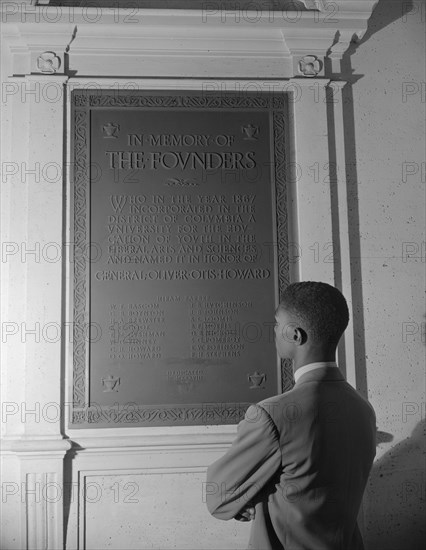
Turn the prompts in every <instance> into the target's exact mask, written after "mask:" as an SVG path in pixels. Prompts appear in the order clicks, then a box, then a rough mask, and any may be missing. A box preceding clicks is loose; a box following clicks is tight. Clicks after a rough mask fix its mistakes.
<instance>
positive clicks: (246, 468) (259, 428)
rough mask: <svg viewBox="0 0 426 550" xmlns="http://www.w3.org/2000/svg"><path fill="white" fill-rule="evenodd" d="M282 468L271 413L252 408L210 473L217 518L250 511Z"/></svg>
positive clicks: (209, 495) (208, 490) (210, 506)
mask: <svg viewBox="0 0 426 550" xmlns="http://www.w3.org/2000/svg"><path fill="white" fill-rule="evenodd" d="M280 465H281V450H280V445H279V440H278V432H277V428H276V426H275V424H274V422H273V421H272V419H271V417H270V416H269V414H268V413H267V412H266V411H265V410H264V409H263V408H262V407H261V406H258V405H251V406H250V407H249V408H248V409H247V412H246V415H245V418H244V420H242V421H241V422H240V424H239V425H238V431H237V438H236V439H235V441H234V442H233V444H232V446H231V448H230V449H229V450H228V451H227V453H226V454H225V455H224V456H223V457H222V458H220V459H219V460H216V462H214V463H213V464H212V465H211V466H209V468H208V470H207V485H206V501H207V508H208V509H209V512H210V513H211V514H212V515H213V516H215V517H216V518H218V519H224V520H227V519H231V518H233V517H235V516H236V515H237V514H238V513H239V512H240V511H241V510H243V509H244V508H247V507H248V506H249V505H250V503H251V501H252V500H253V498H254V497H255V496H256V494H257V493H258V492H259V491H260V490H261V489H262V488H263V487H264V486H265V485H266V483H267V482H268V481H269V480H270V479H271V477H272V476H273V475H274V474H275V473H276V471H277V469H278V468H279V466H280Z"/></svg>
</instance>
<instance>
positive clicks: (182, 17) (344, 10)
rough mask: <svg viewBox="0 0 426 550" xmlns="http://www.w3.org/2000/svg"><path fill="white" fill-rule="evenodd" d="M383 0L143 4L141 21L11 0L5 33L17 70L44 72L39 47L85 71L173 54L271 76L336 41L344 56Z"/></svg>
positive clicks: (151, 72)
mask: <svg viewBox="0 0 426 550" xmlns="http://www.w3.org/2000/svg"><path fill="white" fill-rule="evenodd" d="M376 3H377V0H335V1H334V2H328V3H325V2H323V1H322V0H304V4H305V5H306V8H305V9H304V10H303V11H285V10H275V11H270V10H267V9H265V8H262V9H259V10H257V11H253V10H252V11H250V10H247V9H246V10H244V9H240V11H234V12H232V11H230V10H227V11H226V16H224V12H223V11H221V10H220V9H218V10H211V11H210V12H207V11H206V10H204V11H203V10H196V9H192V10H190V9H182V10H170V9H144V10H142V9H140V10H138V11H139V12H141V14H142V13H143V17H142V15H141V14H139V16H138V15H135V16H134V17H136V18H137V21H134V23H136V24H130V23H129V24H125V22H124V19H123V18H124V17H126V13H125V11H123V10H120V11H119V10H115V11H114V10H111V9H101V10H99V8H96V7H92V8H87V7H86V8H77V7H72V8H69V7H63V6H61V7H55V6H48V5H39V6H38V7H37V6H33V5H31V4H30V3H29V2H21V3H10V2H9V3H5V4H2V7H1V9H2V12H3V13H2V21H3V35H4V36H3V40H4V44H5V46H6V50H7V49H8V50H9V52H10V53H11V54H12V57H13V63H12V70H11V73H10V74H30V73H37V72H39V68H38V66H37V59H38V58H39V57H40V55H42V54H43V53H44V52H54V53H55V55H56V56H58V59H59V60H60V64H61V69H60V71H62V70H63V69H62V67H64V69H65V71H69V72H70V73H72V74H75V73H77V74H79V75H85V74H91V75H95V74H96V75H98V76H106V75H114V74H115V75H123V74H124V75H126V76H127V75H132V76H135V77H137V76H147V75H148V76H153V77H154V76H166V73H167V71H168V68H167V67H168V66H167V60H169V63H170V59H172V60H173V63H171V65H172V66H175V65H176V66H177V64H178V63H179V64H180V66H179V67H178V69H177V70H179V71H180V75H181V76H190V77H195V76H202V75H203V74H206V73H205V70H206V63H209V69H208V70H210V74H209V76H214V77H218V78H220V77H221V76H223V77H225V76H230V75H227V74H226V70H227V69H226V65H228V68H229V67H231V68H230V69H229V70H231V73H230V74H232V75H233V76H239V77H253V78H255V77H256V75H257V76H258V77H266V76H267V74H266V72H267V71H269V73H270V76H272V77H279V78H291V77H293V76H300V71H299V63H300V60H301V59H302V58H303V57H305V56H315V57H316V58H318V59H319V60H320V61H321V62H323V61H324V58H325V57H326V56H327V55H328V52H329V50H330V48H331V56H332V59H337V58H340V57H341V56H342V55H343V53H344V51H346V49H347V47H348V46H349V43H350V41H351V40H352V38H353V37H354V36H358V37H360V36H362V35H363V33H365V31H366V29H367V22H368V19H369V17H370V15H371V12H372V10H373V8H374V7H375V5H376ZM240 4H241V3H240ZM240 4H239V5H240ZM251 5H253V3H251ZM262 6H264V4H262ZM94 23H96V24H94ZM65 52H66V53H67V56H68V59H67V64H65V63H64V54H65ZM94 55H96V63H93V61H92V59H93V56H94ZM247 60H249V61H250V64H249V66H250V67H249V68H247V63H245V64H244V61H247ZM231 64H234V65H233V66H232V65H231ZM147 66H148V67H149V68H148V73H147ZM182 66H187V67H188V75H186V74H185V71H184V70H182ZM151 67H153V68H151ZM190 67H193V69H192V72H191V69H190ZM236 68H237V71H240V72H239V73H238V72H235V70H236ZM155 70H157V71H160V72H159V73H158V74H155ZM242 70H245V74H242V73H241V71H242ZM318 74H319V75H320V76H321V75H323V74H324V73H323V70H322V71H320V72H319V73H318ZM169 75H170V76H174V75H173V74H170V71H169ZM176 76H177V75H176ZM307 76H308V75H307Z"/></svg>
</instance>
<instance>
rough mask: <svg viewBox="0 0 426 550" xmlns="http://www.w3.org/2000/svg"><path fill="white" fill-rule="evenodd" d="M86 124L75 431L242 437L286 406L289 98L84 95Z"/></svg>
mask: <svg viewBox="0 0 426 550" xmlns="http://www.w3.org/2000/svg"><path fill="white" fill-rule="evenodd" d="M73 124H74V131H73V135H74V143H73V151H74V155H75V158H74V242H75V245H74V256H75V263H74V265H75V270H74V323H75V327H74V336H75V338H74V366H73V368H74V373H73V374H74V376H73V414H72V425H73V426H74V427H85V426H87V425H91V426H93V427H95V426H96V427H108V426H111V425H118V426H129V425H133V426H138V425H140V426H143V425H150V426H153V425H179V424H218V423H235V422H238V421H239V420H240V419H241V418H242V416H243V414H244V412H245V409H246V408H247V406H248V404H249V403H252V402H256V401H259V400H261V399H263V398H265V397H268V396H270V395H273V394H276V393H277V392H278V391H280V389H279V387H278V368H277V356H276V351H275V345H274V338H273V333H274V331H273V326H274V320H273V312H274V309H275V307H276V305H277V300H278V292H279V289H280V288H283V287H284V286H285V285H286V284H287V278H288V273H287V272H288V270H287V246H286V243H287V237H286V236H287V228H286V214H285V212H286V205H285V186H284V127H285V126H284V98H283V97H282V96H279V97H277V96H275V97H273V96H269V95H266V94H265V95H262V96H260V97H259V96H257V97H254V96H253V97H250V96H247V95H246V96H245V97H244V98H240V97H238V96H236V95H234V96H232V95H226V96H220V97H217V96H201V95H197V94H195V93H187V94H185V95H181V94H172V93H170V92H168V93H166V92H156V93H155V95H152V94H148V93H146V92H138V93H136V92H131V93H130V92H128V93H125V92H120V93H118V92H115V93H112V92H111V91H106V90H104V91H102V93H101V94H100V93H99V92H98V93H96V94H90V93H88V92H85V91H78V90H76V91H74V92H73ZM277 234H278V236H279V238H278V239H277ZM83 325H85V329H82V326H83Z"/></svg>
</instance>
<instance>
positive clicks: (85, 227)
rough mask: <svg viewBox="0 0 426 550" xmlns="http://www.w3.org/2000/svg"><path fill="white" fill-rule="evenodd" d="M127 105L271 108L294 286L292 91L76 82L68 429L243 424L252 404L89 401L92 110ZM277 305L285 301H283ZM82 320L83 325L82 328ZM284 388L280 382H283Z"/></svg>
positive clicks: (283, 276)
mask: <svg viewBox="0 0 426 550" xmlns="http://www.w3.org/2000/svg"><path fill="white" fill-rule="evenodd" d="M96 107H101V108H102V109H106V108H108V107H110V108H111V109H116V108H120V109H126V108H132V109H135V108H138V107H139V108H150V107H152V108H155V109H158V108H165V109H170V108H173V109H191V110H194V109H209V108H210V109H216V110H217V109H245V110H250V109H256V110H262V111H268V112H269V113H270V115H271V120H272V125H271V126H272V132H271V133H272V136H271V137H272V139H273V159H274V168H273V174H274V183H275V204H274V205H273V207H275V220H276V239H277V242H276V245H277V246H276V250H275V255H276V269H277V270H278V273H277V275H278V276H277V281H278V294H279V296H280V295H281V293H282V292H283V290H284V289H285V288H286V287H287V286H288V284H289V282H290V280H289V277H290V275H289V271H290V270H289V257H288V248H289V243H288V226H287V219H288V214H287V175H286V157H287V155H286V148H287V144H288V140H289V128H288V120H289V117H288V94H287V93H284V92H283V93H270V92H262V93H253V94H251V93H244V94H242V95H240V94H238V93H236V92H226V93H225V92H223V93H221V94H217V92H216V93H206V92H204V93H203V92H201V91H194V90H188V91H182V90H179V91H176V92H173V91H170V90H155V91H154V92H153V91H152V90H150V91H148V90H145V91H141V90H138V91H134V90H114V89H113V90H112V89H97V90H96V91H94V90H90V89H78V88H75V89H74V90H73V91H72V92H71V157H72V158H71V194H72V212H71V220H72V226H73V254H72V258H73V266H74V267H73V273H72V276H71V278H72V281H73V286H72V313H73V322H72V341H73V346H72V376H71V383H72V388H71V393H72V402H71V410H70V415H69V428H94V427H96V428H111V427H131V426H141V425H143V426H179V425H217V424H237V423H238V422H239V421H240V420H242V418H243V417H244V414H245V411H246V409H247V407H248V406H249V405H250V404H251V403H215V404H212V403H205V404H202V403H201V404H195V405H182V406H179V405H172V404H168V405H138V404H130V407H129V404H127V405H123V406H121V405H118V406H117V404H115V405H113V406H102V407H101V406H99V405H96V406H93V405H90V398H89V388H90V372H89V344H88V340H87V334H86V328H87V327H88V326H89V324H90V295H89V293H90V291H89V289H90V270H89V268H88V265H89V262H88V261H87V251H88V247H89V246H90V110H91V109H92V108H96ZM277 305H278V304H277ZM82 327H83V328H82ZM292 385H293V374H292V366H291V361H289V360H281V391H286V390H288V389H290V388H291V387H292ZM277 390H278V391H279V388H277Z"/></svg>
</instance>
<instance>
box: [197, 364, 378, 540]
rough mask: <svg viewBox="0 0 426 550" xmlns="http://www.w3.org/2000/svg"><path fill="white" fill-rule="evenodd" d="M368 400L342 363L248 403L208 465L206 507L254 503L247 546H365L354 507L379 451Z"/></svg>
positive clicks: (223, 512) (229, 508)
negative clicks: (225, 446)
mask: <svg viewBox="0 0 426 550" xmlns="http://www.w3.org/2000/svg"><path fill="white" fill-rule="evenodd" d="M375 433H376V419H375V414H374V410H373V408H372V407H371V405H370V404H369V403H368V401H366V400H365V399H364V398H363V397H361V396H360V395H359V394H358V393H357V391H356V390H354V389H353V388H352V386H350V385H349V384H348V383H347V382H346V380H345V379H344V378H343V376H342V374H341V372H340V371H339V369H338V368H337V367H327V366H326V367H322V368H319V369H317V370H314V371H311V372H307V373H305V374H303V375H302V376H301V377H300V379H299V380H298V382H297V383H296V385H295V386H294V388H293V389H292V390H290V391H288V392H286V393H284V394H281V395H277V396H275V397H271V398H268V399H265V400H264V401H261V402H260V403H258V404H257V405H251V406H250V407H249V408H248V409H247V412H246V415H245V419H244V420H242V421H241V422H240V424H239V426H238V433H237V438H236V440H235V441H234V443H233V444H232V446H231V448H230V449H229V450H228V452H227V453H226V454H225V455H224V456H223V457H222V458H220V459H219V460H217V461H216V462H214V463H213V464H212V465H211V466H210V467H209V468H208V471H207V485H206V487H207V490H206V499H207V507H208V509H209V511H210V513H211V514H213V516H215V517H216V518H218V519H224V520H228V519H231V518H234V517H235V516H236V514H237V513H238V512H240V511H241V510H242V509H243V508H245V507H246V506H247V505H248V504H252V505H254V506H255V508H256V516H255V519H254V521H253V522H252V526H251V533H250V542H249V548H255V549H258V550H269V549H273V550H281V549H284V550H360V549H362V548H363V543H362V538H361V535H360V532H359V529H358V526H357V522H356V520H357V514H358V510H359V507H360V504H361V499H362V495H363V492H364V488H365V485H366V483H367V478H368V475H369V472H370V469H371V466H372V463H373V459H374V456H375Z"/></svg>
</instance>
